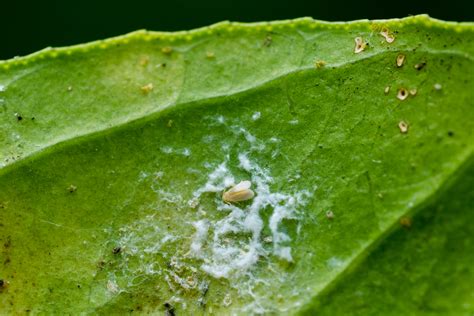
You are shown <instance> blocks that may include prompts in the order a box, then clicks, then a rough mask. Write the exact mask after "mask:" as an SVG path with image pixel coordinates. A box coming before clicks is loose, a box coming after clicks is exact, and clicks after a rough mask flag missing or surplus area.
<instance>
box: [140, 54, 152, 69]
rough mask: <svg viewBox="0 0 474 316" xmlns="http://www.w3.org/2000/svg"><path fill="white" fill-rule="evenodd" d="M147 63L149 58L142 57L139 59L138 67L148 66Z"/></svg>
mask: <svg viewBox="0 0 474 316" xmlns="http://www.w3.org/2000/svg"><path fill="white" fill-rule="evenodd" d="M149 62H150V57H148V56H144V57H143V58H142V59H140V66H142V67H145V66H146V65H148V63H149Z"/></svg>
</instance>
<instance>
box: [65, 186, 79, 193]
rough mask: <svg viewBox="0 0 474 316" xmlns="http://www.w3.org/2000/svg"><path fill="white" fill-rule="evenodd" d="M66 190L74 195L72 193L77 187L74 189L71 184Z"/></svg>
mask: <svg viewBox="0 0 474 316" xmlns="http://www.w3.org/2000/svg"><path fill="white" fill-rule="evenodd" d="M67 190H68V191H69V193H74V192H76V191H77V187H76V186H75V185H73V184H71V185H70V186H69V187H68V188H67Z"/></svg>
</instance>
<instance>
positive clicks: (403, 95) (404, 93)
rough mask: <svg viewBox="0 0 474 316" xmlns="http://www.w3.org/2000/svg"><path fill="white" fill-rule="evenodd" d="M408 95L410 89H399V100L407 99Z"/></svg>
mask: <svg viewBox="0 0 474 316" xmlns="http://www.w3.org/2000/svg"><path fill="white" fill-rule="evenodd" d="M407 97H408V91H407V89H405V88H400V89H398V93H397V98H398V99H399V100H402V101H403V100H405V99H406V98H407Z"/></svg>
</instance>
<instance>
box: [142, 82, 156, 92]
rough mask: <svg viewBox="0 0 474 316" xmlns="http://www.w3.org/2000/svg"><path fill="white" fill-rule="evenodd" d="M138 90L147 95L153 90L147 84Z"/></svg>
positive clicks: (150, 84) (150, 85)
mask: <svg viewBox="0 0 474 316" xmlns="http://www.w3.org/2000/svg"><path fill="white" fill-rule="evenodd" d="M140 90H142V92H143V93H145V94H148V93H150V92H151V91H152V90H153V84H152V83H149V84H147V85H144V86H143V87H141V88H140Z"/></svg>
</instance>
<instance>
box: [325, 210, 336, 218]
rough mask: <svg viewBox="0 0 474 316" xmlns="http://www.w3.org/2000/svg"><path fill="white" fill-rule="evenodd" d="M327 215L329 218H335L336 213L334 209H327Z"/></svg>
mask: <svg viewBox="0 0 474 316" xmlns="http://www.w3.org/2000/svg"><path fill="white" fill-rule="evenodd" d="M326 217H327V218H328V219H333V218H334V213H333V212H332V211H327V212H326Z"/></svg>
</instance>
